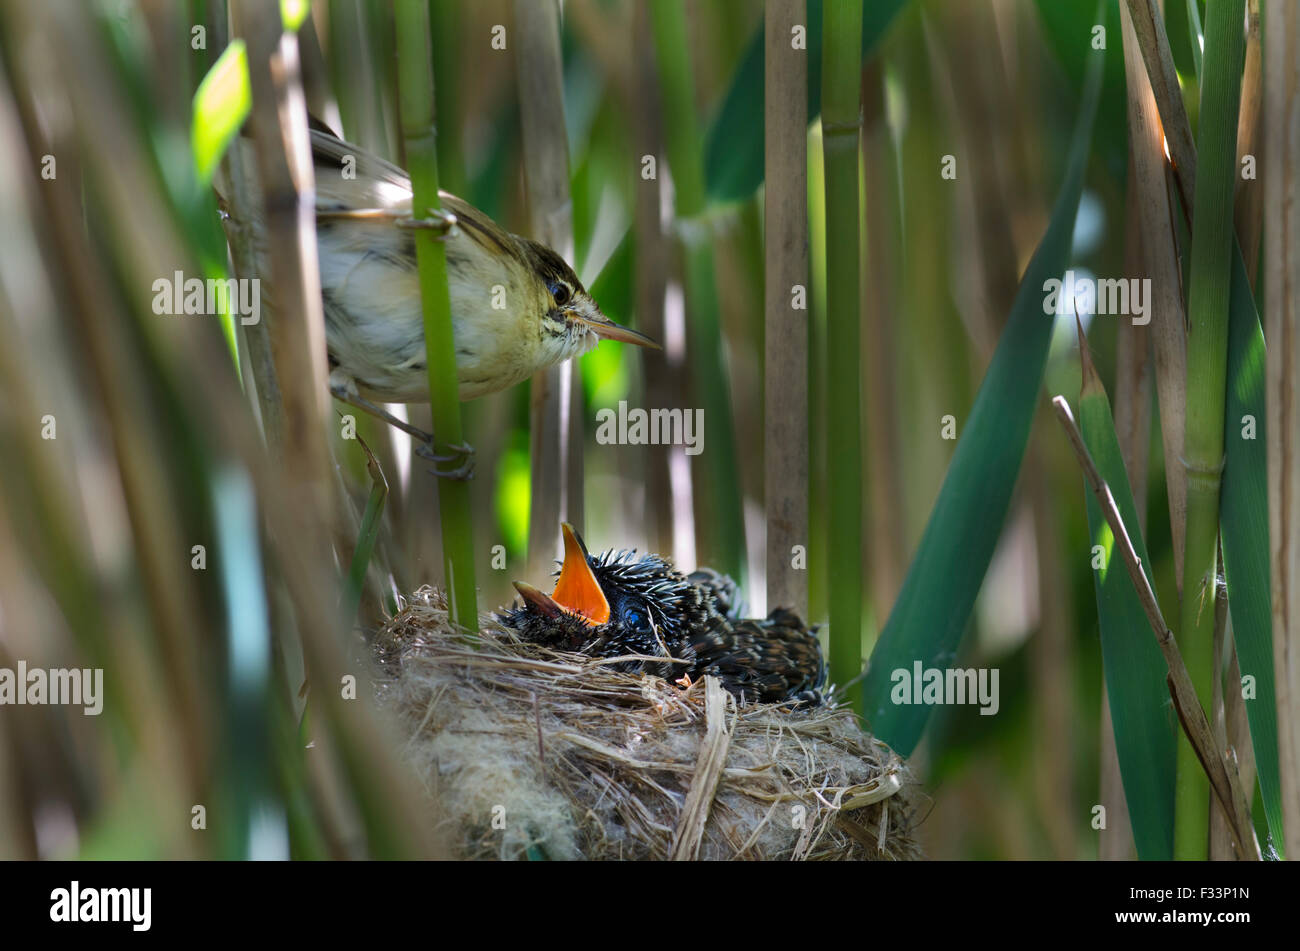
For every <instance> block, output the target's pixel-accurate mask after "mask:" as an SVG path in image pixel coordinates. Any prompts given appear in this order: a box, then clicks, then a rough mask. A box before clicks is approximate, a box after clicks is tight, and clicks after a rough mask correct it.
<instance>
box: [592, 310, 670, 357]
mask: <svg viewBox="0 0 1300 951" xmlns="http://www.w3.org/2000/svg"><path fill="white" fill-rule="evenodd" d="M573 319H574V320H576V321H578V322H579V323H582V324H586V325H587V326H588V327H590V328H591V329H592V330H594V331H595V332H596V336H597V337H600V338H601V339H603V340H621V341H622V342H623V343H634V344H636V345H637V346H638V347H649V348H650V349H652V350H662V349H663V347H661V346H660V345H659V344H658V343H657V342H655V341H654V340H652V339H651V338H649V337H647V336H646V335H645V334H643V333H637V332H636V331H635V330H631V329H629V328H627V327H624V326H623V325H622V324H616V323H614V321H612V320H610V319H609V318H608V317H606V316H605V315H604V314H602V313H601V312H600V311H593V312H592V313H590V314H574V315H573Z"/></svg>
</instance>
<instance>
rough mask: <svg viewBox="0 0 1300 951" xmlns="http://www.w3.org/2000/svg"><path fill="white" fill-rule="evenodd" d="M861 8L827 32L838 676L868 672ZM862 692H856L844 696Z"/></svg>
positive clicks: (838, 2)
mask: <svg viewBox="0 0 1300 951" xmlns="http://www.w3.org/2000/svg"><path fill="white" fill-rule="evenodd" d="M861 35H862V4H861V3H858V2H857V0H830V2H828V3H827V5H826V27H825V29H824V30H823V32H822V154H823V156H824V159H823V161H824V163H825V168H826V336H827V348H826V368H827V400H826V441H827V444H828V448H829V451H828V453H827V466H826V469H827V479H828V485H827V490H828V491H827V496H828V504H829V508H828V512H827V515H828V526H827V528H828V530H827V546H826V547H827V551H826V561H827V569H828V573H829V607H830V629H831V645H830V676H831V680H832V681H833V682H834V683H839V684H843V683H847V682H848V681H850V680H852V679H853V678H855V677H856V676H857V675H858V672H859V671H860V670H861V669H862V396H861V384H862V381H861V364H860V362H859V353H858V340H859V334H860V330H859V326H860V325H859V320H858V238H859V227H858V132H859V129H860V128H861V124H862V120H861V115H860V110H859V88H860V86H859V70H860V65H861V44H860V41H859V37H861ZM860 695H861V689H860V688H859V687H854V688H852V689H851V690H850V691H849V692H848V693H847V694H846V696H845V699H846V700H847V701H848V702H849V703H852V704H854V705H856V703H857V699H858V697H859V696H860Z"/></svg>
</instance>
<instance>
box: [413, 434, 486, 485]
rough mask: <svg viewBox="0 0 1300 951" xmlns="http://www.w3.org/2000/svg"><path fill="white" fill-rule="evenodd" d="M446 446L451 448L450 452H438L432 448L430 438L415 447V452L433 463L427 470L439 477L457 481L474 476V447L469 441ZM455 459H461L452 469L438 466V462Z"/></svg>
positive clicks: (454, 460)
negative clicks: (444, 453) (443, 453)
mask: <svg viewBox="0 0 1300 951" xmlns="http://www.w3.org/2000/svg"><path fill="white" fill-rule="evenodd" d="M447 448H448V449H450V450H451V452H450V453H448V454H446V455H442V454H439V453H438V452H437V451H435V450H434V448H433V443H432V440H430V442H428V443H425V444H424V445H422V446H419V447H417V448H416V450H415V454H416V455H417V456H419V457H420V458H421V459H425V460H427V461H429V462H432V463H433V464H434V468H432V469H430V470H429V472H430V474H432V475H435V476H437V477H438V478H439V479H456V480H458V481H465V480H468V479H472V478H474V465H475V451H474V447H473V446H471V445H470V444H469V443H464V442H462V443H456V444H455V445H452V446H448V447H447ZM457 460H463V461H461V463H460V465H458V466H456V467H455V468H453V469H440V468H438V465H439V464H440V463H447V462H456V461H457Z"/></svg>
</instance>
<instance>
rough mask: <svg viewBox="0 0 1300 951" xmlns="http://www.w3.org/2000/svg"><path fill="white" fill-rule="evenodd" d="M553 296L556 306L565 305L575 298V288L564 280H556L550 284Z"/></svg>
mask: <svg viewBox="0 0 1300 951" xmlns="http://www.w3.org/2000/svg"><path fill="white" fill-rule="evenodd" d="M550 291H551V296H552V297H553V298H555V306H556V307H563V306H564V305H565V304H567V303H568V302H569V301H570V300H572V299H573V290H572V289H571V288H570V287H569V285H568V284H565V283H564V282H563V281H556V282H555V283H554V284H552V285H551V286H550Z"/></svg>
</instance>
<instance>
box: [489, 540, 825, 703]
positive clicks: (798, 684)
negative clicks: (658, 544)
mask: <svg viewBox="0 0 1300 951" xmlns="http://www.w3.org/2000/svg"><path fill="white" fill-rule="evenodd" d="M563 532H564V561H563V563H562V564H561V567H560V572H559V579H558V581H557V582H556V585H555V590H554V592H552V593H551V594H549V595H548V594H546V593H545V592H543V591H540V590H538V589H537V588H535V587H533V586H532V585H530V584H525V583H524V582H522V581H517V582H515V589H516V590H517V591H518V592H519V594H520V595H521V596H522V597H523V604H522V605H520V606H517V607H514V608H512V609H510V610H508V611H506V612H504V613H502V614H501V615H500V620H501V622H502V623H503V624H504V625H505V626H507V627H510V628H513V629H515V630H517V631H518V632H519V634H520V636H521V637H523V638H524V639H525V640H528V641H533V642H535V643H539V644H542V645H544V646H546V647H550V648H553V649H556V650H569V651H577V652H580V653H584V654H590V655H592V656H596V657H623V656H626V655H638V656H637V657H636V658H635V659H629V660H627V661H623V662H620V663H619V664H617V665H615V669H620V670H625V671H631V672H636V671H644V672H646V673H651V674H657V675H659V676H661V677H664V678H665V679H668V680H674V681H679V682H682V683H689V682H691V681H695V680H698V679H700V678H701V677H704V676H706V675H712V676H714V677H717V678H718V679H719V680H720V681H721V682H722V685H723V686H724V687H725V688H726V689H727V690H729V691H730V692H731V693H733V694H735V695H736V696H737V697H739V698H741V699H743V700H748V701H761V702H764V703H777V702H782V701H789V700H794V701H797V702H803V703H813V704H815V703H820V702H821V699H822V697H821V688H822V687H823V686H824V685H825V683H826V665H825V663H824V662H823V660H822V653H821V647H820V645H819V644H818V642H817V636H816V633H815V630H811V631H810V630H809V629H808V628H807V627H806V626H805V625H804V623H803V621H802V620H800V618H799V616H798V615H797V614H795V613H794V612H792V611H789V610H787V609H785V608H776V609H775V610H773V611H772V613H771V614H769V615H768V616H767V617H766V618H761V619H745V618H742V617H741V616H740V615H741V614H742V613H743V612H744V605H743V604H742V603H741V601H740V599H739V596H738V595H739V592H738V590H737V587H736V583H735V582H734V581H732V580H731V579H730V578H728V577H726V576H725V575H720V574H718V573H717V572H715V571H711V570H709V569H701V570H699V571H696V572H693V573H692V574H690V575H684V574H682V573H681V572H680V571H678V570H676V569H675V568H673V566H672V565H671V564H669V563H668V562H667V561H666V560H665V559H663V558H661V557H659V556H658V555H652V554H645V555H641V556H639V557H638V556H637V554H636V552H634V551H614V550H611V551H607V552H605V553H604V554H601V555H595V556H593V555H590V554H588V552H587V547H586V545H584V544H583V542H582V539H581V538H580V537H579V536H578V533H577V532H575V531H574V530H573V527H572V526H571V525H568V524H565V525H564V526H563ZM683 678H685V679H684V680H683Z"/></svg>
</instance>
